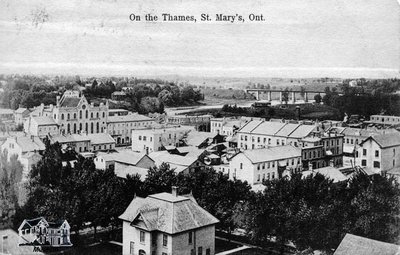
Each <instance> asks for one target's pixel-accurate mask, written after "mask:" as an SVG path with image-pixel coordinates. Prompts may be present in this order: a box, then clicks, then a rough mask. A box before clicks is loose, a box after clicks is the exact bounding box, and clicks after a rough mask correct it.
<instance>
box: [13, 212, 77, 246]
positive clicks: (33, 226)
mask: <svg viewBox="0 0 400 255" xmlns="http://www.w3.org/2000/svg"><path fill="white" fill-rule="evenodd" d="M70 228H71V227H70V225H69V224H68V222H67V221H66V220H60V221H57V222H48V221H47V220H46V219H45V218H43V217H39V218H35V219H30V220H24V221H23V222H22V223H21V225H20V226H19V228H18V234H19V236H20V245H51V246H54V247H60V246H71V245H72V244H71V240H70V233H71V232H70Z"/></svg>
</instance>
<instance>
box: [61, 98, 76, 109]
mask: <svg viewBox="0 0 400 255" xmlns="http://www.w3.org/2000/svg"><path fill="white" fill-rule="evenodd" d="M80 101H81V98H80V97H64V99H63V100H62V101H61V102H60V107H77V106H78V105H79V102H80Z"/></svg>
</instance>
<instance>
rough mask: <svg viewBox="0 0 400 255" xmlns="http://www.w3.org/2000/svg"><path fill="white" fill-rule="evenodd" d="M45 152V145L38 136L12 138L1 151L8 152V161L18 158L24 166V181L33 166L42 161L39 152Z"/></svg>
mask: <svg viewBox="0 0 400 255" xmlns="http://www.w3.org/2000/svg"><path fill="white" fill-rule="evenodd" d="M44 150H45V145H44V143H43V142H42V141H41V140H40V139H39V137H36V136H30V137H28V136H12V137H8V138H7V140H6V141H5V142H4V143H3V144H2V145H1V151H2V152H4V151H7V157H8V158H7V160H10V159H11V157H13V156H16V157H17V159H18V160H19V161H20V162H21V164H22V166H23V173H22V180H23V181H24V180H25V179H26V178H27V177H28V174H29V171H30V170H31V168H32V166H33V165H34V164H36V163H37V162H39V161H40V159H41V158H42V156H41V155H40V154H39V152H42V151H44Z"/></svg>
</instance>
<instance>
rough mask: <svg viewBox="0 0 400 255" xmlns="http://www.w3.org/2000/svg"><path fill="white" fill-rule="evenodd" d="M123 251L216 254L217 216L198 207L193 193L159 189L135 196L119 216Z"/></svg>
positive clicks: (161, 254)
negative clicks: (121, 222) (183, 194)
mask: <svg viewBox="0 0 400 255" xmlns="http://www.w3.org/2000/svg"><path fill="white" fill-rule="evenodd" d="M119 218H120V219H121V220H122V221H123V225H122V241H123V248H122V254H132V255H133V254H140V255H146V254H148V255H152V254H160V255H171V254H173V255H188V254H205V255H214V254H215V224H217V223H218V220H217V219H216V218H215V217H214V216H212V215H211V214H210V213H208V212H207V211H205V210H204V209H203V208H201V207H200V206H199V205H198V204H197V202H196V200H195V199H194V198H193V196H191V195H188V196H179V195H178V192H177V188H176V187H173V188H172V194H170V193H159V194H154V195H150V196H148V197H146V198H141V197H135V198H134V199H133V200H132V202H131V203H130V205H129V206H128V208H127V209H126V210H125V212H124V213H123V214H122V215H121V216H120V217H119Z"/></svg>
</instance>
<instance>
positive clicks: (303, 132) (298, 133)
mask: <svg viewBox="0 0 400 255" xmlns="http://www.w3.org/2000/svg"><path fill="white" fill-rule="evenodd" d="M314 129H315V126H314V125H300V126H298V127H297V128H296V130H294V131H293V133H291V134H290V135H289V137H291V138H303V137H306V136H309V135H310V134H311V132H312V131H313V130H314Z"/></svg>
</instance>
